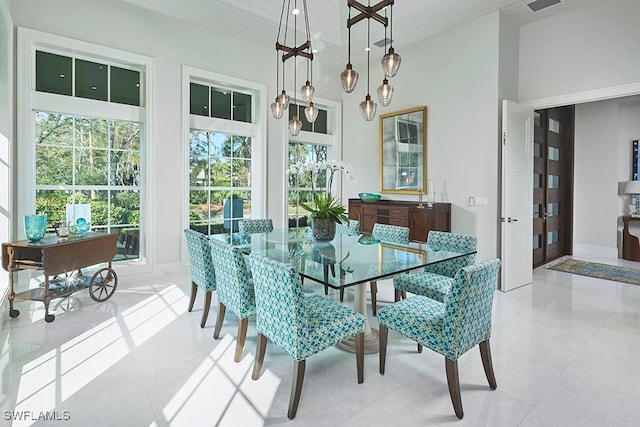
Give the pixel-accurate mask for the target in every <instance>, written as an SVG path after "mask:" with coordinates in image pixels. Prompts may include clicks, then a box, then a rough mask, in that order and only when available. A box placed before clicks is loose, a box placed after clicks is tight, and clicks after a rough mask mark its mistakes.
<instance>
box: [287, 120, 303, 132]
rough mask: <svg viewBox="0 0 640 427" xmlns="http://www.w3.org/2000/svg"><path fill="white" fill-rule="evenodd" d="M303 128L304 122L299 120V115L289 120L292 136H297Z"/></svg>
mask: <svg viewBox="0 0 640 427" xmlns="http://www.w3.org/2000/svg"><path fill="white" fill-rule="evenodd" d="M300 129H302V122H301V121H300V120H298V116H293V119H291V120H289V132H291V135H292V136H297V135H298V134H299V133H300Z"/></svg>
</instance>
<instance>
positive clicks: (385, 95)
mask: <svg viewBox="0 0 640 427" xmlns="http://www.w3.org/2000/svg"><path fill="white" fill-rule="evenodd" d="M392 97H393V86H391V85H390V84H389V80H387V79H384V80H383V81H382V84H381V85H380V86H378V102H379V103H380V105H382V106H383V107H386V106H387V105H389V104H391V98H392Z"/></svg>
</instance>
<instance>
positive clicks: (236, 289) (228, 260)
mask: <svg viewBox="0 0 640 427" xmlns="http://www.w3.org/2000/svg"><path fill="white" fill-rule="evenodd" d="M211 253H212V255H213V264H214V266H215V270H216V278H217V282H218V291H217V295H218V317H217V319H216V327H215V329H214V331H213V338H215V339H218V337H220V330H221V329H222V324H223V323H224V316H225V312H226V310H227V309H229V310H231V311H232V312H233V313H234V314H235V315H236V316H238V319H240V322H239V323H238V337H237V339H236V353H235V356H234V358H233V360H234V361H236V362H239V361H240V360H241V359H242V350H243V348H244V343H245V340H246V338H247V327H248V326H249V317H250V316H252V315H254V314H255V313H256V299H255V294H254V291H253V282H252V280H251V274H250V273H249V269H248V268H247V265H246V263H245V261H244V255H243V254H242V252H241V251H240V249H238V248H237V247H233V246H232V245H230V244H228V243H226V242H223V241H222V240H218V239H212V240H211Z"/></svg>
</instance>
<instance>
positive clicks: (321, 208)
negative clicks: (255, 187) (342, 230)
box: [286, 160, 356, 224]
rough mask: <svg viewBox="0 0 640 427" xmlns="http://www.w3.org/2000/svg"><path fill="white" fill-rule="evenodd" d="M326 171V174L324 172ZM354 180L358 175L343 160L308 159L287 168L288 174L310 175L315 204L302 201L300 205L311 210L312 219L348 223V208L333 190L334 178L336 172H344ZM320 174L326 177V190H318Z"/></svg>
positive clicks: (308, 210)
mask: <svg viewBox="0 0 640 427" xmlns="http://www.w3.org/2000/svg"><path fill="white" fill-rule="evenodd" d="M323 172H326V175H324V174H323ZM342 172H344V174H345V175H346V176H347V178H349V179H350V180H352V181H355V179H356V176H355V173H354V172H353V169H352V168H351V165H350V164H349V163H345V162H343V161H336V160H329V161H318V162H316V161H308V162H298V163H295V164H293V165H291V166H290V167H289V169H287V170H286V174H287V175H298V177H300V176H305V175H307V176H309V177H310V182H311V191H312V194H313V196H312V197H313V205H311V204H309V203H304V202H303V203H300V206H301V207H302V208H303V209H304V210H306V211H307V212H309V214H310V216H311V218H312V219H316V218H317V219H321V218H322V219H333V220H334V221H336V222H337V223H340V224H342V223H346V222H348V221H349V219H348V217H347V215H346V209H345V207H344V205H343V204H342V202H341V201H340V200H338V199H337V198H335V197H334V196H333V194H332V192H331V189H332V187H333V179H334V177H335V175H336V173H342ZM320 175H324V176H325V177H326V186H325V188H324V191H319V190H318V182H317V181H318V178H319V176H320Z"/></svg>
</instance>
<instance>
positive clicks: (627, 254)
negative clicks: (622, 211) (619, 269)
mask: <svg viewBox="0 0 640 427" xmlns="http://www.w3.org/2000/svg"><path fill="white" fill-rule="evenodd" d="M631 221H640V217H639V216H628V215H627V216H623V217H622V224H623V228H622V259H626V260H628V261H640V240H639V239H638V237H636V236H634V235H633V234H631V233H629V223H630V222H631Z"/></svg>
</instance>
